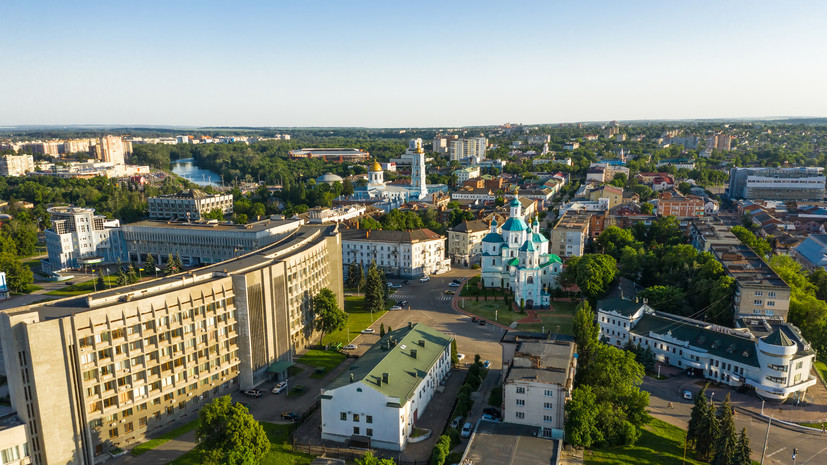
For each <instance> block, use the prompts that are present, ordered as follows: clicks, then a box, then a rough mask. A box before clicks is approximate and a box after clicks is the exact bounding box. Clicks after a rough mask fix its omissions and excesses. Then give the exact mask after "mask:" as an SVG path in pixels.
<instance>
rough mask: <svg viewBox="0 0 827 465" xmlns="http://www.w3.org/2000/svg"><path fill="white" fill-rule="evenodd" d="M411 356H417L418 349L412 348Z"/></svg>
mask: <svg viewBox="0 0 827 465" xmlns="http://www.w3.org/2000/svg"><path fill="white" fill-rule="evenodd" d="M411 357H413V358H416V349H411Z"/></svg>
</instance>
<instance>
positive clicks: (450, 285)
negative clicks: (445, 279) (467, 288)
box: [448, 283, 460, 287]
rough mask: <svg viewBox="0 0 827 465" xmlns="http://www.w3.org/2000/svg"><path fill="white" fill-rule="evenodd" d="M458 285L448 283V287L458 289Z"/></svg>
mask: <svg viewBox="0 0 827 465" xmlns="http://www.w3.org/2000/svg"><path fill="white" fill-rule="evenodd" d="M459 286H460V284H459V283H448V287H459Z"/></svg>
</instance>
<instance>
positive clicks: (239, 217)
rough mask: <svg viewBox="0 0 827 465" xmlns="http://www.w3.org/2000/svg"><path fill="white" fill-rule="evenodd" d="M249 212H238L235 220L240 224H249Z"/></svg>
mask: <svg viewBox="0 0 827 465" xmlns="http://www.w3.org/2000/svg"><path fill="white" fill-rule="evenodd" d="M248 221H249V220H248V218H247V214H246V213H238V214H237V215H236V216H235V222H236V223H238V224H247V222H248Z"/></svg>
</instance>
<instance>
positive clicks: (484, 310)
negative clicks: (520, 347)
mask: <svg viewBox="0 0 827 465" xmlns="http://www.w3.org/2000/svg"><path fill="white" fill-rule="evenodd" d="M482 299H483V298H481V300H476V298H474V299H464V300H462V301H460V302H459V307H460V308H461V309H463V310H465V311H466V312H468V313H471V314H473V315H476V316H479V317H482V318H485V319H486V320H488V321H496V322H497V323H499V324H502V325H505V326H511V324H512V323H513V322H515V321H519V320H522V319H523V318H525V317H527V316H528V314H527V313H519V312H515V311H514V310H513V309H512V308H511V306H510V305H506V303H505V301H503V300H488V301H486V300H482ZM551 306H552V307H553V310H540V311H537V317H538V318H539V319H540V322H539V323H520V324H518V326H517V329H519V330H520V331H536V332H540V331H546V332H548V331H550V332H552V333H559V334H573V330H574V329H573V325H572V316H573V315H574V311H575V310H576V309H577V302H552V304H551Z"/></svg>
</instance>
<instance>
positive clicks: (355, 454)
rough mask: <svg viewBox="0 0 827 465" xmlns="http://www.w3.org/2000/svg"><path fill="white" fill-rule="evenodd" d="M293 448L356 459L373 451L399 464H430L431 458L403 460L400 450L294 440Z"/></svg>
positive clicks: (312, 453) (308, 452)
mask: <svg viewBox="0 0 827 465" xmlns="http://www.w3.org/2000/svg"><path fill="white" fill-rule="evenodd" d="M293 450H294V451H296V452H300V453H303V454H309V455H312V456H314V457H322V456H324V457H329V458H336V459H342V460H349V461H354V460H356V459H358V458H362V457H363V456H364V455H365V454H367V453H368V452H373V455H374V456H375V457H379V458H383V459H393V460H394V461H395V462H396V463H397V465H430V463H431V460H430V458H429V459H427V460H401V459H400V458H399V454H401V453H400V452H389V451H379V450H370V449H355V448H351V447H330V446H324V445H322V446H316V445H311V444H301V443H298V442H295V441H294V442H293Z"/></svg>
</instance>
